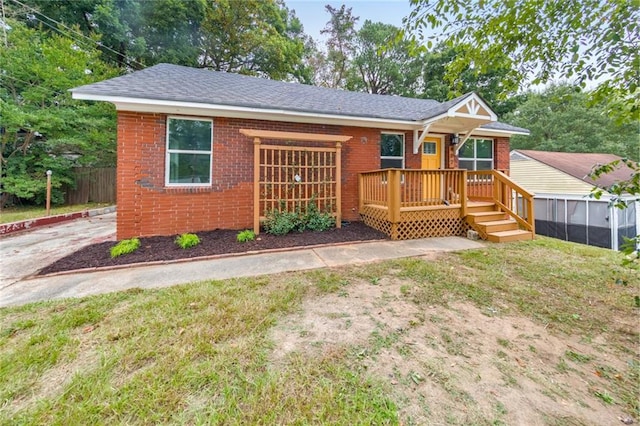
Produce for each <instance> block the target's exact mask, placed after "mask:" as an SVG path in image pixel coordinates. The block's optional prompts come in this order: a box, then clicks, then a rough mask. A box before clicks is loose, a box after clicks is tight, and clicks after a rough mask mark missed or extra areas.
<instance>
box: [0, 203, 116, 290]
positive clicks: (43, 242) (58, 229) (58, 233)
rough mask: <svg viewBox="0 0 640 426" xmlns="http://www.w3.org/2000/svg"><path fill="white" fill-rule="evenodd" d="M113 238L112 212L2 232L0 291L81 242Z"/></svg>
mask: <svg viewBox="0 0 640 426" xmlns="http://www.w3.org/2000/svg"><path fill="white" fill-rule="evenodd" d="M111 211H113V210H111ZM115 239H116V213H114V212H112V213H106V214H100V215H97V214H92V215H90V216H89V217H85V218H81V219H75V220H71V221H66V222H61V223H57V224H55V225H47V226H38V227H33V228H31V229H28V230H25V231H22V232H19V233H15V234H9V235H3V236H2V238H0V291H2V289H4V288H5V287H8V286H11V285H13V284H15V283H17V282H18V281H20V280H22V279H24V277H28V276H29V275H32V274H34V273H36V272H37V271H38V270H40V269H41V268H42V267H43V266H46V265H48V264H50V263H52V262H54V261H56V260H58V259H61V258H63V257H65V256H67V255H69V254H71V253H73V252H75V251H77V250H79V249H81V248H83V247H85V246H88V245H91V244H96V243H101V242H103V241H115ZM0 294H1V293H0Z"/></svg>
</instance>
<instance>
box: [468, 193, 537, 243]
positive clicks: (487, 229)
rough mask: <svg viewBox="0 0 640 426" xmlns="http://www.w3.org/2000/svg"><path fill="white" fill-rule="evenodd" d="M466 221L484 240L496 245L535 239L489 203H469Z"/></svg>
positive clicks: (494, 205) (530, 233)
mask: <svg viewBox="0 0 640 426" xmlns="http://www.w3.org/2000/svg"><path fill="white" fill-rule="evenodd" d="M465 219H466V221H467V223H468V224H469V225H470V226H471V227H472V228H473V229H474V230H476V231H477V232H478V233H479V234H480V237H481V238H482V239H485V240H489V241H492V242H494V243H505V242H511V241H524V240H532V239H533V233H532V232H530V231H526V230H523V229H520V226H519V225H518V222H516V221H515V220H513V219H511V218H510V217H509V215H507V214H506V213H504V212H502V211H500V210H499V209H498V207H497V206H496V204H495V203H492V202H489V201H469V202H468V205H467V216H466V218H465Z"/></svg>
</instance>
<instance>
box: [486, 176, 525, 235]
mask: <svg viewBox="0 0 640 426" xmlns="http://www.w3.org/2000/svg"><path fill="white" fill-rule="evenodd" d="M491 173H492V174H493V178H494V179H493V201H494V202H495V203H496V205H497V206H498V207H500V208H501V209H502V210H503V211H504V212H505V213H507V214H508V215H509V216H511V217H512V218H514V219H515V220H516V222H518V223H519V224H520V225H522V227H524V228H525V229H526V230H527V231H531V232H532V233H535V218H534V210H533V197H534V194H532V193H531V192H529V191H527V190H526V189H524V188H523V187H521V186H520V185H518V184H517V183H516V182H514V181H513V180H511V178H509V176H507V175H506V174H504V173H502V172H501V171H499V170H492V171H491ZM505 188H506V191H505ZM512 191H513V192H515V193H516V205H517V196H518V195H519V196H520V197H522V202H523V208H524V209H525V210H526V218H524V217H522V216H520V214H518V212H517V210H518V209H517V208H516V211H513V210H512V209H511V207H510V206H509V205H507V203H505V201H507V199H506V198H505V196H508V197H509V198H508V200H509V204H511V194H512Z"/></svg>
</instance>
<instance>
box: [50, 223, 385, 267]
mask: <svg viewBox="0 0 640 426" xmlns="http://www.w3.org/2000/svg"><path fill="white" fill-rule="evenodd" d="M238 232H239V231H234V230H221V229H218V230H215V231H207V232H198V233H197V235H198V237H199V238H200V244H198V245H197V246H195V247H191V248H188V249H182V248H180V247H178V246H177V245H176V243H175V238H176V237H175V236H170V237H148V238H140V248H139V249H138V250H136V251H135V252H133V253H129V254H126V255H123V256H119V257H116V258H115V259H112V258H111V255H110V250H111V247H113V246H114V245H115V243H114V242H112V241H108V242H104V243H98V244H93V245H90V246H87V247H84V248H82V249H80V250H78V251H76V252H74V253H72V254H70V255H69V256H66V257H63V258H62V259H60V260H57V261H55V262H53V263H52V264H50V265H48V266H46V267H45V268H43V269H41V270H40V271H39V272H38V275H45V274H52V273H56V272H62V271H70V270H77V269H85V268H99V267H107V266H115V265H126V264H132V263H143V262H159V261H171V260H177V259H188V258H196V257H206V256H215V255H224V254H234V253H244V252H250V251H258V250H273V249H285V248H292V247H301V246H312V245H321V244H337V243H345V242H353V241H371V240H382V239H386V238H387V237H386V235H384V234H382V233H381V232H378V231H376V230H375V229H373V228H369V227H368V226H366V225H365V224H363V223H362V222H351V223H345V224H344V225H343V226H342V228H340V229H337V228H333V229H329V230H327V231H323V232H312V231H305V232H292V233H290V234H287V235H270V234H266V233H262V234H260V235H259V236H258V237H257V238H256V239H255V240H254V241H247V242H244V243H240V242H238V241H237V240H236V237H237V235H238Z"/></svg>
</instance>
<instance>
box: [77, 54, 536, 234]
mask: <svg viewBox="0 0 640 426" xmlns="http://www.w3.org/2000/svg"><path fill="white" fill-rule="evenodd" d="M72 93H73V97H74V98H75V99H85V100H93V101H106V102H111V103H113V104H114V105H115V107H116V109H117V115H118V137H117V139H118V163H117V200H118V213H117V215H118V217H117V237H118V239H122V238H129V237H134V236H147V235H171V234H177V233H182V232H188V231H189V232H196V231H201V230H211V229H216V228H226V229H243V228H250V227H254V229H256V230H258V226H259V221H260V219H261V218H263V217H264V215H265V214H266V212H267V211H268V210H270V209H274V208H279V206H280V205H282V204H284V205H286V206H287V207H289V208H291V207H292V206H295V205H298V204H299V203H305V202H309V200H312V201H313V202H316V203H318V204H319V206H320V207H321V208H323V209H328V210H330V211H331V212H332V213H333V214H334V215H335V216H336V219H337V225H338V226H340V224H341V220H343V219H344V220H360V219H362V220H364V221H365V223H367V224H369V225H371V226H374V227H376V228H378V229H381V230H383V231H384V232H387V233H388V234H389V235H391V236H392V238H414V237H417V236H430V235H462V234H463V233H465V232H466V230H467V229H469V227H472V228H475V227H477V226H476V225H474V222H479V221H480V220H479V219H477V220H475V221H474V220H469V215H470V212H471V211H472V207H473V208H475V209H476V210H482V209H483V208H482V207H478V206H469V205H467V198H468V197H467V195H469V196H470V197H469V198H472V197H471V195H473V194H471V193H469V194H467V193H468V192H469V191H468V190H470V188H468V187H467V184H466V182H467V177H468V176H467V174H466V172H465V171H461V170H452V169H458V167H464V168H467V169H469V170H476V169H477V170H485V172H484V174H483V176H484V177H483V178H482V179H481V176H480V175H477V176H475V177H474V181H475V182H476V184H477V183H478V182H480V181H482V182H485V183H488V184H489V186H490V185H491V184H492V182H493V179H494V175H493V173H494V172H492V170H493V169H498V170H508V169H509V138H510V136H511V135H513V134H528V131H527V130H526V129H521V128H517V127H513V126H509V125H506V124H503V123H500V122H498V121H497V117H496V114H495V113H494V112H493V111H492V110H491V108H490V107H489V106H488V105H487V104H486V103H485V101H484V100H482V99H481V98H480V97H479V96H478V95H477V94H475V93H468V94H466V95H464V96H461V97H459V98H456V99H454V100H451V101H448V102H445V103H440V102H437V101H433V100H425V99H411V98H403V97H399V96H383V95H372V94H367V93H356V92H348V91H343V90H335V89H327V88H322V87H315V86H307V85H301V84H294V83H287V82H281V81H273V80H267V79H261V78H255V77H248V76H242V75H238V74H231V73H221V72H215V71H209V70H203V69H194V68H187V67H182V66H176V65H168V64H160V65H156V66H153V67H150V68H147V69H145V70H142V71H137V72H134V73H132V74H129V75H125V76H121V77H117V78H113V79H110V80H106V81H103V82H99V83H95V84H90V85H87V86H82V87H77V88H75V89H72ZM387 168H393V169H387ZM380 169H387V170H385V171H384V172H375V171H378V170H380ZM395 169H404V170H401V173H395V171H394V170H395ZM428 171H430V172H428ZM365 172H371V173H365ZM376 173H381V174H376ZM470 173H471V172H470ZM499 175H500V176H498V173H497V172H496V176H498V177H495V179H507V180H508V178H506V176H504V175H502V174H499ZM476 186H478V185H476ZM480 187H481V185H480V186H478V188H480ZM478 191H480V190H479V189H478ZM471 192H473V191H471ZM412 197H413V198H412ZM296 203H298V204H296ZM434 206H435V207H434ZM485 207H486V206H485ZM493 207H495V204H491V208H493ZM411 209H413V210H411ZM496 209H499V208H497V207H496ZM418 210H419V211H418ZM435 210H438V211H439V213H437V214H435V216H434V213H433V211H435ZM442 212H445V213H446V214H445V213H442ZM407 215H409V216H410V217H409V216H407ZM515 215H516V214H515V213H513V212H512V213H511V216H515ZM504 216H505V215H504V213H503V214H502V218H504ZM494 219H495V217H494ZM515 220H517V219H516V218H514V219H512V221H515ZM469 223H471V224H469ZM519 223H521V225H522V224H523V223H524V224H525V225H526V219H525V220H521V221H519ZM403 224H404V225H403ZM425 224H426V225H425ZM405 225H406V226H405ZM407 227H408V228H407ZM516 228H517V226H516ZM514 233H515V231H514ZM485 234H486V233H483V232H481V235H483V236H486V235H485ZM514 238H515V237H514Z"/></svg>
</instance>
